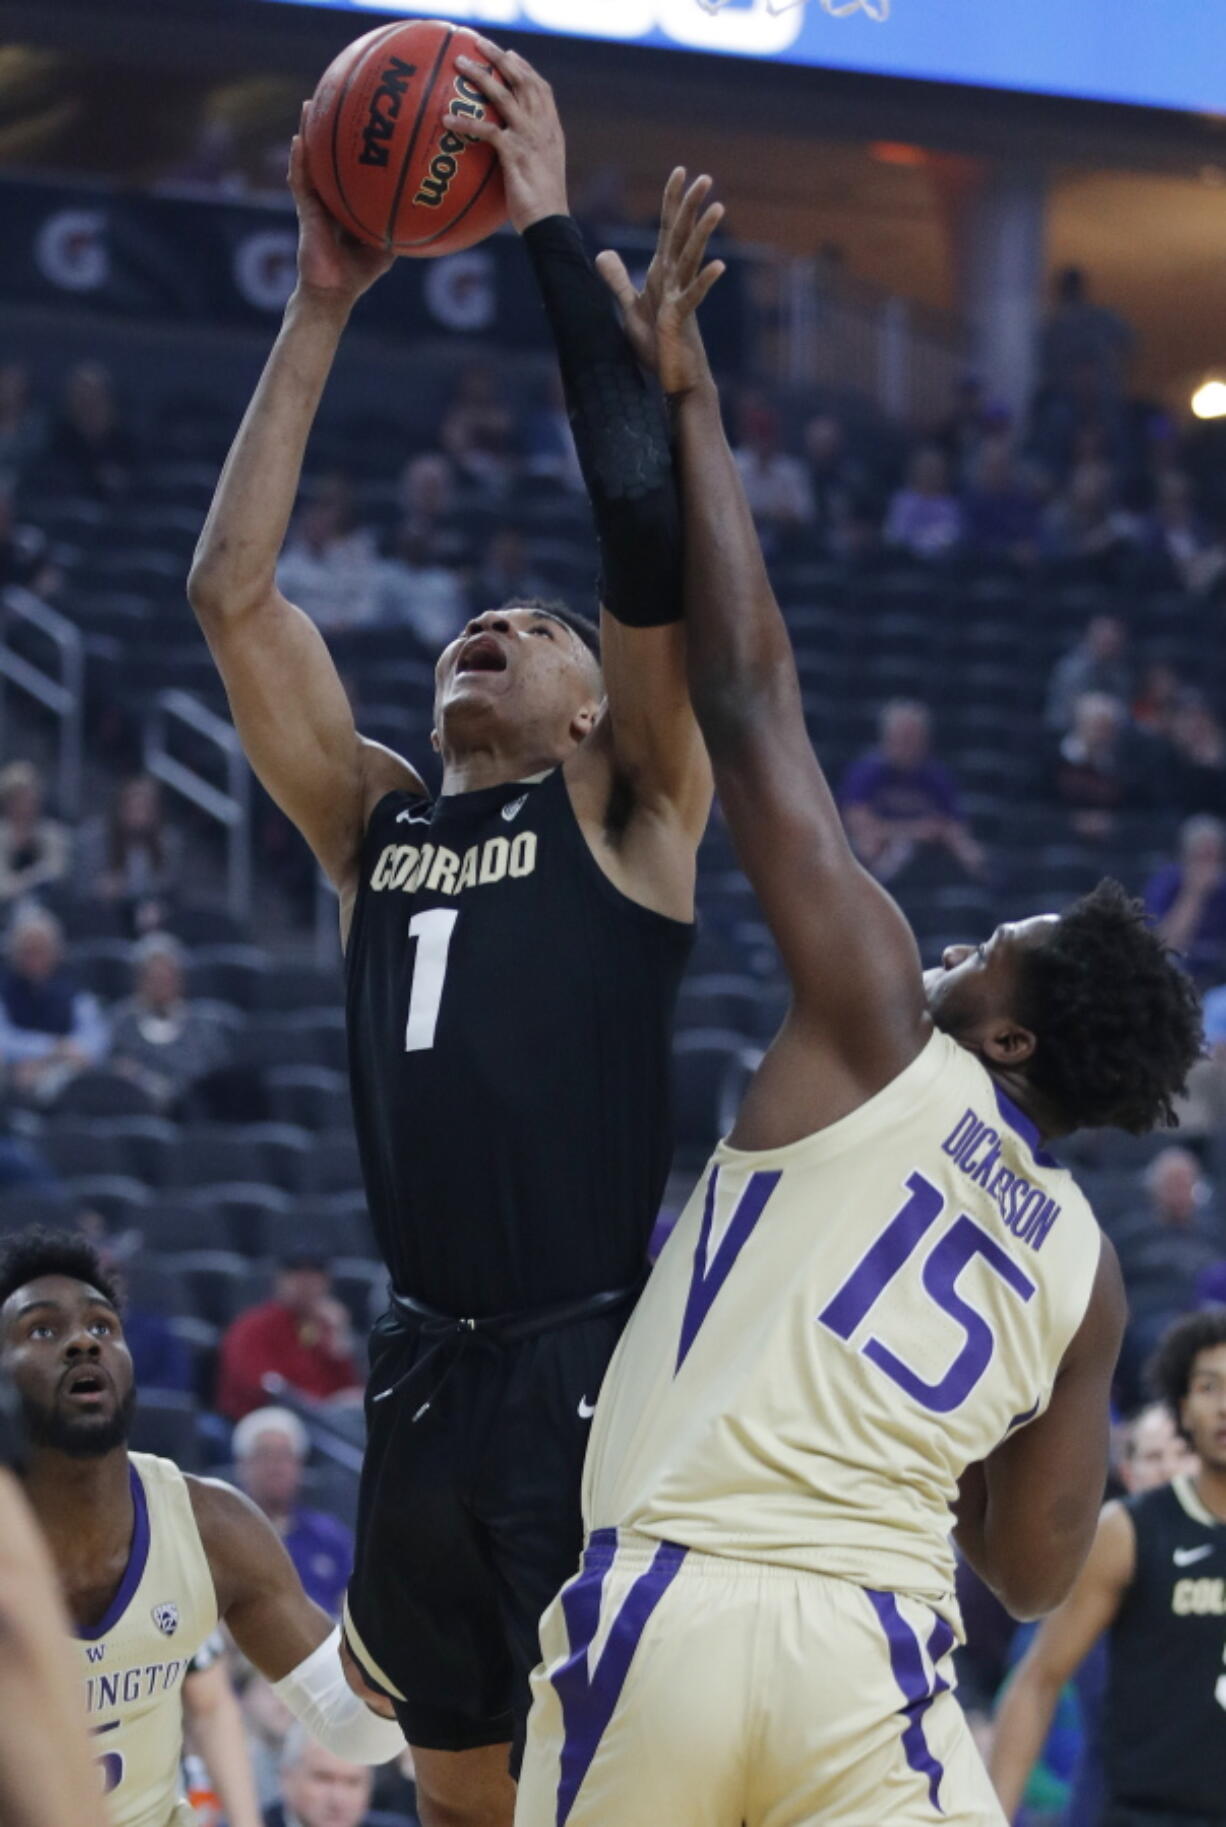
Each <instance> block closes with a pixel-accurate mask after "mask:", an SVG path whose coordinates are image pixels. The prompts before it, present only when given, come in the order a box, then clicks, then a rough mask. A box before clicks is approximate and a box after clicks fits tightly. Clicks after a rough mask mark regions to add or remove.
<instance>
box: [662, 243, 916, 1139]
mask: <svg viewBox="0 0 1226 1827" xmlns="http://www.w3.org/2000/svg"><path fill="white" fill-rule="evenodd" d="M700 226H701V225H700ZM694 245H695V242H694V238H693V237H692V238H691V249H690V252H689V254H688V255H687V257H686V258H684V259H683V260H682V261H681V263H680V264H679V265H678V267H677V269H676V272H675V274H674V275H673V278H672V282H671V284H672V293H671V297H672V299H673V301H674V302H672V303H671V304H670V305H669V306H668V307H667V315H668V331H669V341H668V359H667V366H665V365H664V364H662V368H661V373H662V377H663V378H664V383H665V386H666V387H668V388H669V389H670V391H671V392H672V393H673V395H674V398H675V401H676V418H677V429H678V440H679V451H678V457H679V469H680V475H681V493H682V504H683V516H684V530H685V555H686V561H685V612H686V627H687V632H688V637H689V639H688V655H689V682H690V696H691V699H692V702H693V705H694V709H695V712H696V714H697V716H698V721H699V724H700V726H701V728H702V733H703V736H704V737H705V739H706V744H707V750H708V753H709V754H710V757H711V761H712V764H713V766H714V769H715V780H716V787H717V790H718V793H719V797H720V802H721V804H722V806H723V809H724V814H725V816H726V818H727V820H728V824H729V828H730V830H731V832H732V837H733V841H734V843H735V845H736V849H737V854H738V855H739V857H740V859H741V862H742V865H743V866H744V869H745V872H746V874H747V875H748V877H749V879H750V881H751V882H752V884H753V886H754V889H755V891H756V893H757V895H758V899H759V901H760V902H761V904H762V909H763V912H764V913H765V915H766V918H767V921H768V922H769V924H770V927H771V930H772V932H773V933H774V936H775V939H776V941H777V943H778V945H779V949H780V951H781V953H782V956H783V960H784V964H785V965H786V967H787V971H788V974H789V977H790V979H791V983H792V990H793V997H794V1016H793V1019H794V1021H796V1022H799V1023H800V1024H802V1026H803V1028H804V1030H805V1031H806V1032H807V1034H808V1035H809V1036H810V1037H812V1038H813V1039H816V1040H818V1041H820V1042H821V1043H822V1044H823V1046H825V1047H828V1048H829V1050H830V1053H831V1056H832V1060H833V1061H837V1062H842V1064H843V1065H844V1066H845V1067H846V1069H847V1072H848V1075H849V1078H850V1080H851V1081H852V1082H853V1085H854V1090H855V1092H856V1094H857V1098H858V1097H860V1096H864V1095H868V1094H871V1092H872V1091H874V1090H876V1089H878V1088H879V1087H880V1086H881V1085H883V1084H885V1083H887V1082H888V1081H889V1080H890V1079H891V1078H893V1077H894V1076H895V1074H896V1073H897V1072H899V1071H900V1070H901V1069H902V1068H903V1067H904V1066H905V1065H907V1064H908V1063H909V1061H910V1060H911V1059H912V1058H914V1056H915V1054H916V1053H917V1052H918V1051H919V1049H920V1047H921V1046H922V1045H923V1043H924V1040H925V1039H926V1037H927V1034H928V1032H929V1029H928V1019H927V1012H926V1007H925V1002H924V993H923V979H922V974H921V971H920V963H919V954H918V951H917V949H916V945H915V940H914V938H913V937H912V934H911V931H910V928H909V927H908V925H907V923H906V921H905V920H904V919H903V916H902V914H901V912H900V911H899V909H898V907H897V906H896V905H895V903H894V901H893V900H891V898H890V896H889V895H887V894H886V893H885V891H884V890H883V889H882V888H881V887H880V885H879V884H878V883H877V882H875V881H874V880H873V878H872V877H871V876H870V875H869V874H868V873H867V872H866V871H865V870H864V869H863V868H862V867H861V865H860V864H859V863H858V862H857V860H856V858H855V856H854V854H853V852H852V850H851V846H850V845H849V843H848V841H847V837H846V834H845V832H844V830H843V823H842V820H841V818H840V817H839V812H838V808H837V806H836V805H835V802H834V797H833V795H832V794H831V792H830V788H829V786H828V785H827V782H826V778H825V776H824V774H823V773H822V770H821V767H820V766H819V764H818V761H817V757H816V756H815V755H814V753H813V748H812V745H811V744H810V741H809V736H808V731H807V730H806V727H805V720H804V710H803V706H802V703H801V696H800V681H799V678H798V677H797V672H796V662H795V658H794V655H793V653H792V645H791V642H790V640H789V638H788V633H787V629H786V627H785V626H784V622H783V617H782V615H781V614H780V612H779V607H778V604H777V603H776V601H775V597H774V593H773V591H772V589H771V586H770V580H769V578H768V577H767V573H766V566H765V563H764V561H763V558H762V549H761V546H760V544H759V541H758V535H757V531H756V529H755V527H754V523H753V516H752V515H751V513H750V510H749V505H748V503H747V501H746V499H745V492H744V489H743V488H742V486H741V479H740V475H739V473H738V471H737V467H736V463H735V461H734V459H733V456H732V452H731V450H730V449H729V446H728V441H727V438H726V437H725V435H724V426H723V420H722V417H721V413H720V407H719V397H718V394H717V392H716V389H715V384H714V382H713V380H712V378H711V374H710V370H709V368H708V367H707V364H706V359H705V356H704V355H703V354H702V351H701V345H700V344H698V343H697V341H696V339H690V340H689V341H688V343H687V342H683V341H682V340H681V339H682V336H683V335H684V324H685V320H686V318H687V316H688V315H689V313H690V310H691V307H690V305H689V304H688V300H687V291H688V290H692V288H693V287H695V286H696V285H699V284H700V283H701V279H702V274H701V273H700V272H699V270H698V264H697V261H696V259H695V258H694ZM664 322H665V320H664V316H663V314H662V319H661V324H662V328H661V334H662V335H663V334H664ZM674 325H675V333H674ZM850 1088H851V1087H849V1089H850ZM842 1101H844V1100H843V1099H841V1098H840V1097H839V1096H838V1094H837V1093H836V1094H835V1097H834V1102H835V1104H836V1105H837V1104H838V1103H840V1102H842Z"/></svg>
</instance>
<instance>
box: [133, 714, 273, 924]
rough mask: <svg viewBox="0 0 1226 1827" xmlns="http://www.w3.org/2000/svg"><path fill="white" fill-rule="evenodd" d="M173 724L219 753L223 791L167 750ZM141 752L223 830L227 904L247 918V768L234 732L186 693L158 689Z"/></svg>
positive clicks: (172, 788) (151, 769) (158, 776)
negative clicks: (223, 778)
mask: <svg viewBox="0 0 1226 1827" xmlns="http://www.w3.org/2000/svg"><path fill="white" fill-rule="evenodd" d="M176 727H178V728H179V729H189V730H191V731H192V732H193V734H194V735H196V736H198V737H203V738H204V740H205V741H206V742H208V743H210V744H211V745H212V746H213V748H214V749H215V750H216V751H217V754H218V755H219V757H220V758H221V761H222V764H223V768H224V773H225V779H226V785H225V787H224V789H223V788H221V787H218V786H215V785H214V783H213V782H212V781H211V780H209V779H208V778H207V777H206V776H205V775H204V774H202V773H200V772H199V771H198V770H197V769H195V768H193V767H191V766H189V765H188V764H187V763H186V762H184V761H180V760H179V759H178V757H177V756H175V755H173V754H172V753H171V749H170V740H171V733H172V731H173V730H174V729H175V728H176ZM144 753H145V769H146V772H148V773H150V774H152V775H153V776H154V778H155V779H157V780H160V781H161V782H162V784H163V785H164V786H166V787H169V788H170V791H171V792H172V793H177V794H179V796H180V797H181V798H182V799H186V800H187V801H188V802H189V804H191V805H193V806H195V807H196V808H197V810H198V811H200V812H203V813H204V814H205V816H206V817H207V818H211V819H213V820H215V821H216V823H217V824H219V825H220V826H221V827H222V829H223V830H224V831H225V834H226V905H227V906H228V908H229V910H230V912H231V913H232V914H233V915H234V917H235V919H237V920H245V919H246V918H247V916H248V914H249V913H250V911H251V769H250V768H249V767H248V765H247V761H246V757H245V756H244V754H243V750H242V745H241V743H240V742H239V739H238V737H237V735H236V734H235V732H234V730H233V729H232V728H231V726H230V724H228V723H227V722H226V721H225V720H224V719H223V718H221V717H218V716H217V715H215V713H214V712H213V711H211V710H209V709H208V707H207V706H206V705H203V704H201V702H200V700H199V699H198V698H193V697H192V695H191V693H190V692H186V691H162V692H159V693H158V694H157V697H156V698H155V699H154V701H153V709H152V710H151V711H150V713H149V715H148V717H147V718H146V720H145V738H144Z"/></svg>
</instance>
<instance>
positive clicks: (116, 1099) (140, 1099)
mask: <svg viewBox="0 0 1226 1827" xmlns="http://www.w3.org/2000/svg"><path fill="white" fill-rule="evenodd" d="M55 1114H56V1115H57V1116H62V1117H67V1116H81V1117H106V1116H156V1115H157V1114H158V1112H157V1106H156V1105H155V1103H154V1101H153V1099H152V1098H151V1097H150V1096H149V1093H148V1092H147V1091H145V1090H144V1089H143V1088H142V1087H141V1086H140V1085H138V1084H136V1082H135V1081H134V1080H133V1079H130V1078H125V1077H124V1076H123V1075H122V1073H119V1072H108V1071H107V1070H106V1068H105V1067H102V1066H98V1067H93V1068H90V1069H89V1070H87V1071H84V1072H78V1073H77V1074H76V1076H75V1077H74V1078H70V1079H69V1081H68V1083H67V1084H66V1085H65V1086H64V1089H63V1090H62V1091H61V1092H60V1095H59V1096H58V1097H57V1098H56V1100H55Z"/></svg>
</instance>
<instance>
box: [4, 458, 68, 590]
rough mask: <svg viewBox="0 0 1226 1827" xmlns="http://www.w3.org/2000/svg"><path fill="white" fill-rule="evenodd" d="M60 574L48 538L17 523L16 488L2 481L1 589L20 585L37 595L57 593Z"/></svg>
mask: <svg viewBox="0 0 1226 1827" xmlns="http://www.w3.org/2000/svg"><path fill="white" fill-rule="evenodd" d="M59 585H60V573H59V569H58V567H57V566H56V565H54V564H52V562H51V560H50V558H49V557H48V555H47V541H46V539H45V537H44V536H43V534H42V533H40V532H39V530H38V528H37V527H31V526H22V525H19V524H18V522H17V517H16V510H15V505H14V501H13V491H12V487H11V485H10V484H9V483H6V482H4V481H2V480H0V590H7V589H9V588H11V587H13V586H17V587H18V588H20V589H23V590H30V591H32V592H33V593H34V595H35V596H42V597H51V596H54V595H55V593H56V591H57V589H58V588H59Z"/></svg>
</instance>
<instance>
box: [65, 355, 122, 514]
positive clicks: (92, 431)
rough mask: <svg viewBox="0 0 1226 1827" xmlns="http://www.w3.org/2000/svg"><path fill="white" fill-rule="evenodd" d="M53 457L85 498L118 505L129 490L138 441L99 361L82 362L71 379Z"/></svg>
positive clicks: (66, 478)
mask: <svg viewBox="0 0 1226 1827" xmlns="http://www.w3.org/2000/svg"><path fill="white" fill-rule="evenodd" d="M50 454H51V456H52V457H53V458H54V459H55V462H56V465H57V467H58V469H59V471H60V473H61V475H62V476H63V478H64V480H65V481H66V482H67V483H69V484H70V485H71V486H72V487H73V488H75V489H78V490H79V491H80V493H81V494H83V495H96V496H97V497H98V498H99V499H100V500H102V501H119V500H122V499H123V497H124V496H125V495H126V494H127V493H128V490H129V489H130V488H131V485H132V469H133V465H134V463H135V459H136V447H135V442H134V440H133V438H132V434H131V432H130V431H129V430H128V428H127V426H126V425H125V424H124V423H123V420H122V418H121V416H120V412H119V403H118V401H117V399H116V397H115V388H114V385H113V383H112V381H111V377H110V375H109V374H108V373H107V370H106V369H105V368H104V367H103V366H102V365H101V363H99V362H81V363H80V364H79V366H77V367H76V368H74V369H73V371H72V373H71V374H70V375H69V377H68V383H67V385H66V387H65V389H64V404H63V408H62V410H61V412H60V417H59V419H58V420H57V422H56V425H55V429H54V431H53V433H52V436H51V445H50Z"/></svg>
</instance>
